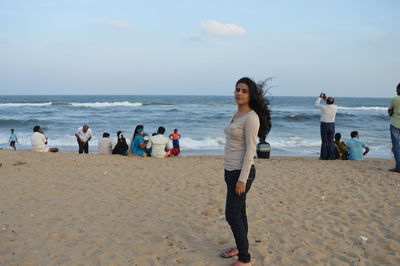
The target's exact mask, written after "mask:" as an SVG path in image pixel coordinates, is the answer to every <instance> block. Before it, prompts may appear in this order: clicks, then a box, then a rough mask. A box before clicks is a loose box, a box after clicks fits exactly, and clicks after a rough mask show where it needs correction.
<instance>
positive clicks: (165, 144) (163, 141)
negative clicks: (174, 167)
mask: <svg viewBox="0 0 400 266" xmlns="http://www.w3.org/2000/svg"><path fill="white" fill-rule="evenodd" d="M164 133H165V128H164V127H159V128H158V130H157V135H154V136H152V137H151V138H150V140H149V142H148V143H147V145H146V148H147V149H150V148H152V151H151V157H155V158H165V157H168V155H169V154H170V153H171V152H170V147H169V140H168V139H167V138H166V137H165V136H164V135H163V134H164Z"/></svg>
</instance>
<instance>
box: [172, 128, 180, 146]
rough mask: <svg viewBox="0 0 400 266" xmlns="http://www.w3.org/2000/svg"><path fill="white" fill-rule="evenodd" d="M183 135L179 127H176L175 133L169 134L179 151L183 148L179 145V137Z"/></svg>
mask: <svg viewBox="0 0 400 266" xmlns="http://www.w3.org/2000/svg"><path fill="white" fill-rule="evenodd" d="M180 137H181V134H179V132H178V129H174V133H172V134H170V135H169V138H170V139H171V140H172V145H173V147H174V149H178V150H179V151H180V150H181V149H180V147H179V139H180Z"/></svg>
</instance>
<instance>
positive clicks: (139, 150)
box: [129, 125, 148, 157]
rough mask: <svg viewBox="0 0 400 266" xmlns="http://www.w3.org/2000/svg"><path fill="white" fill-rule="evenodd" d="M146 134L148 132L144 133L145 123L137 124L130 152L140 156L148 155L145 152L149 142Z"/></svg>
mask: <svg viewBox="0 0 400 266" xmlns="http://www.w3.org/2000/svg"><path fill="white" fill-rule="evenodd" d="M145 136H146V133H144V127H143V125H137V126H136V128H135V131H134V133H133V136H132V138H131V147H130V149H129V152H130V154H132V155H136V156H140V157H145V156H148V154H147V153H146V152H145V149H146V145H147V142H148V141H146V140H145V139H144V137H145Z"/></svg>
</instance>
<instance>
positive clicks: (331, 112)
mask: <svg viewBox="0 0 400 266" xmlns="http://www.w3.org/2000/svg"><path fill="white" fill-rule="evenodd" d="M321 99H323V100H324V101H325V102H326V105H321V103H320V102H321ZM334 102H335V99H334V98H333V97H328V98H327V97H326V95H325V93H323V92H322V93H321V94H320V95H319V97H318V99H317V100H316V101H315V106H316V107H317V108H319V109H320V110H321V125H320V133H321V142H322V143H321V153H320V157H319V158H320V159H321V160H334V159H335V149H336V147H335V143H333V136H334V135H335V118H336V112H337V106H336V105H335V104H333V103H334Z"/></svg>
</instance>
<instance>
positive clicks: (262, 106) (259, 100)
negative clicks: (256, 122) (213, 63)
mask: <svg viewBox="0 0 400 266" xmlns="http://www.w3.org/2000/svg"><path fill="white" fill-rule="evenodd" d="M269 80H270V79H266V80H264V81H260V82H258V83H255V82H254V81H253V80H252V79H250V78H248V77H244V78H241V79H239V80H238V81H237V82H236V86H237V85H238V84H239V83H244V84H246V85H247V86H248V87H249V95H250V102H249V106H250V108H251V109H253V110H254V112H256V113H257V115H258V118H259V119H260V129H259V130H258V137H259V138H265V137H266V136H267V135H268V133H269V131H270V130H271V127H272V125H271V111H270V109H269V101H268V99H267V98H266V97H265V94H266V92H267V91H268V88H267V89H263V88H264V87H265V85H266V83H267V82H268V81H269Z"/></svg>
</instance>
